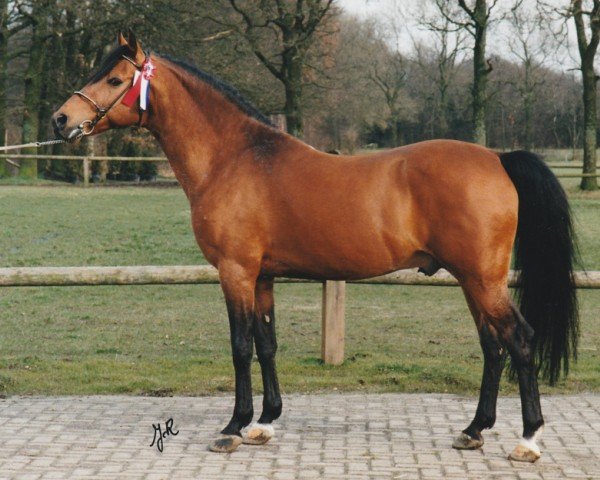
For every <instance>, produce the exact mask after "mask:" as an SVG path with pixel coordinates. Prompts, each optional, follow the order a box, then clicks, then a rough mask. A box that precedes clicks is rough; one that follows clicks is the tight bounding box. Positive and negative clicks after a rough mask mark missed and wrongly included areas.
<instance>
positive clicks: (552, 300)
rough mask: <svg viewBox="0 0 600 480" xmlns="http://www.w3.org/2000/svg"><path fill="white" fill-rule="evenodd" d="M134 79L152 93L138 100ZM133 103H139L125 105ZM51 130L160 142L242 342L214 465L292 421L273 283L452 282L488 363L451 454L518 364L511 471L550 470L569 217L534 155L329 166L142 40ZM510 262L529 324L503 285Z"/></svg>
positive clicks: (409, 153)
mask: <svg viewBox="0 0 600 480" xmlns="http://www.w3.org/2000/svg"><path fill="white" fill-rule="evenodd" d="M136 72H137V73H136ZM139 72H142V74H143V75H146V77H144V78H146V81H147V83H150V84H151V88H150V89H149V93H148V90H146V93H147V97H146V98H145V99H144V100H143V101H142V99H141V94H140V93H139V87H138V80H139V76H140V73H139ZM136 88H137V89H138V92H136V91H134V89H136ZM142 94H143V92H142ZM138 96H139V97H140V102H141V104H140V105H138V104H137V103H136V102H137V100H136V102H134V103H131V98H133V99H134V100H135V99H136V98H137V97H138ZM129 97H131V98H130V99H129V100H130V101H129V102H125V101H124V99H125V98H129ZM146 103H147V104H146ZM142 107H144V108H142ZM52 121H53V124H54V128H55V132H56V134H57V135H58V136H60V137H61V138H65V139H70V140H76V139H78V138H80V137H82V136H84V135H87V134H97V133H100V132H102V131H106V130H108V129H111V128H122V127H127V126H132V125H139V126H141V127H144V128H146V129H148V130H149V131H150V132H151V133H152V134H153V135H154V137H156V139H157V140H158V142H159V143H160V145H161V147H162V148H163V150H164V152H165V153H166V155H167V157H168V159H169V162H170V164H171V167H172V168H173V170H174V172H175V174H176V176H177V179H178V180H179V182H180V183H181V186H182V187H183V190H184V191H185V194H186V196H187V198H188V200H189V203H190V207H191V217H192V218H191V219H192V227H193V230H194V234H195V236H196V240H197V242H198V245H199V246H200V248H201V250H202V252H203V254H204V256H205V257H206V259H207V260H208V261H209V262H210V263H211V264H212V265H214V266H215V267H217V268H218V271H219V278H220V283H221V287H222V290H223V292H224V296H225V300H226V305H227V312H228V315H229V324H230V330H231V347H232V354H233V366H234V371H235V407H234V410H233V415H232V418H231V420H230V422H229V423H228V424H227V426H226V427H225V428H224V429H223V430H222V432H221V433H220V434H219V435H218V436H216V438H215V439H214V441H213V442H212V443H211V444H210V446H209V448H210V449H211V450H213V451H217V452H232V451H234V450H235V449H236V448H238V446H239V445H240V444H241V443H250V444H262V443H265V442H267V441H268V440H269V439H270V438H271V437H272V436H273V427H272V422H273V421H274V420H276V419H277V418H278V417H279V416H280V414H281V409H282V402H281V396H280V392H279V385H278V380H277V373H276V368H275V352H276V350H277V342H276V337H275V315H274V301H273V280H274V278H276V277H300V278H309V279H319V280H324V279H334V280H352V279H361V278H367V277H373V276H378V275H383V274H386V273H388V272H392V271H395V270H399V269H403V268H414V267H419V268H420V269H422V270H423V271H424V272H426V273H428V274H431V273H433V272H435V271H436V270H438V269H439V268H441V267H444V268H446V269H447V270H448V271H450V272H451V273H452V274H453V275H454V276H455V277H456V278H457V279H458V280H459V282H460V285H461V286H462V289H463V291H464V294H465V297H466V300H467V303H468V306H469V309H470V311H471V313H472V315H473V318H474V320H475V324H476V326H477V329H478V332H479V337H480V343H481V348H482V350H483V357H484V362H483V363H484V365H483V379H482V382H481V391H480V397H479V404H478V406H477V410H476V412H475V416H474V418H473V421H472V422H471V423H470V424H469V425H468V426H467V428H465V429H464V430H463V432H462V433H461V434H460V435H459V436H458V437H457V438H456V440H455V441H454V443H453V447H454V448H458V449H476V448H479V447H481V446H482V445H483V436H482V431H483V430H484V429H488V428H491V427H492V426H493V425H494V422H495V418H496V400H497V396H498V387H499V382H500V379H501V376H502V371H503V367H504V363H505V359H506V357H507V353H508V354H509V355H510V358H511V366H512V369H513V371H514V373H515V375H516V377H517V378H518V383H519V390H520V396H521V405H522V414H523V437H522V439H521V441H520V442H519V443H518V445H517V446H516V447H515V449H514V450H513V451H512V453H511V454H510V458H511V459H513V460H517V461H527V462H534V461H536V460H537V459H538V458H539V457H540V450H539V447H538V445H537V439H538V438H539V435H540V433H541V431H542V427H543V425H544V420H543V417H542V412H541V408H540V400H539V393H538V383H537V377H538V372H540V371H541V373H542V374H543V376H544V377H545V378H547V379H548V380H549V381H550V382H551V383H554V382H555V381H556V380H557V379H558V378H559V376H560V374H561V373H565V374H566V373H567V371H568V366H569V359H570V357H574V356H575V354H576V347H577V339H578V316H577V299H576V296H575V290H574V283H573V275H572V270H573V261H574V251H575V247H574V238H573V227H572V224H571V219H570V213H569V205H568V202H567V199H566V196H565V192H564V191H563V189H562V188H561V186H560V184H559V183H558V181H557V179H556V177H555V176H554V175H553V174H552V173H551V171H550V170H549V169H548V168H547V167H546V166H545V164H544V163H543V162H542V161H541V160H540V159H539V158H538V157H537V156H536V155H534V154H532V153H528V152H523V151H518V152H511V153H496V152H494V151H491V150H489V149H487V148H484V147H482V146H479V145H474V144H470V143H465V142H459V141H452V140H433V141H426V142H421V143H416V144H413V145H407V146H404V147H401V148H396V149H393V150H389V151H386V152H382V153H376V154H371V155H369V156H362V155H359V156H344V155H330V154H326V153H322V152H320V151H317V150H315V149H313V148H312V147H310V146H308V145H306V144H304V143H303V142H301V141H300V140H298V139H296V138H294V137H292V136H290V135H288V134H286V133H284V132H281V131H279V130H277V129H276V128H275V127H273V126H272V125H271V124H270V122H269V121H268V120H267V119H266V118H265V117H264V116H262V115H261V114H260V112H258V110H256V109H255V108H254V107H253V106H252V105H250V104H249V103H248V102H246V101H245V100H244V99H243V98H241V97H240V96H239V94H238V93H237V92H236V91H235V90H234V89H233V88H232V87H230V86H228V85H226V84H224V83H223V82H220V81H219V80H217V79H215V78H214V77H213V76H211V75H208V74H206V73H204V72H202V71H200V70H198V69H196V68H194V67H192V66H189V65H187V64H185V63H183V62H181V61H179V60H175V59H172V58H170V57H167V56H161V55H158V54H155V53H149V52H144V51H143V50H142V48H141V45H140V44H139V42H138V41H137V40H136V39H135V36H134V35H133V33H131V32H129V33H128V34H127V35H126V36H125V35H123V34H120V35H119V41H118V45H117V46H116V47H115V49H114V50H113V51H112V52H111V53H110V54H108V56H107V57H106V59H105V60H104V61H103V63H102V64H101V65H100V66H99V68H98V69H97V71H96V72H95V73H94V74H93V75H92V77H91V79H90V80H89V82H88V83H87V85H85V87H84V88H83V90H82V91H80V92H76V93H75V94H74V95H73V96H72V97H71V98H69V99H68V100H67V101H66V102H65V103H64V104H63V105H62V106H61V107H60V108H59V109H58V111H56V112H55V113H54V115H53V118H52ZM513 246H514V247H515V258H516V260H515V262H516V267H517V268H519V269H520V270H521V275H520V289H519V295H518V298H519V308H517V306H516V305H515V303H513V301H512V300H511V296H510V295H509V290H508V287H507V275H508V272H509V267H510V262H511V254H512V251H513ZM253 344H255V345H256V352H257V357H258V361H259V363H260V367H261V371H262V381H263V386H264V398H263V410H262V414H261V416H260V418H259V419H258V423H255V424H252V425H250V423H251V420H252V417H253V405H252V387H251V376H250V364H251V361H252V357H253Z"/></svg>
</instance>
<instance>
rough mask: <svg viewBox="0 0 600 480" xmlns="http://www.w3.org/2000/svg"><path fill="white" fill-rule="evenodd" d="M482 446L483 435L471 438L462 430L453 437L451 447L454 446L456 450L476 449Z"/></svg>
mask: <svg viewBox="0 0 600 480" xmlns="http://www.w3.org/2000/svg"><path fill="white" fill-rule="evenodd" d="M482 446H483V437H481V438H473V437H471V436H470V435H467V434H466V433H465V432H462V433H461V434H460V435H459V436H458V437H456V438H455V439H454V442H452V448H456V449H457V450H476V449H478V448H481V447H482Z"/></svg>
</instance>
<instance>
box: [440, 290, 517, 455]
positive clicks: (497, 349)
mask: <svg viewBox="0 0 600 480" xmlns="http://www.w3.org/2000/svg"><path fill="white" fill-rule="evenodd" d="M466 296H467V300H468V303H469V307H470V308H471V312H472V313H473V316H474V318H475V321H476V323H477V329H478V331H479V342H480V344H481V350H482V351H483V377H482V379H481V390H480V392H479V403H478V405H477V411H476V412H475V418H473V421H472V422H471V423H470V424H469V426H468V427H467V428H465V429H464V430H463V432H462V433H461V434H460V435H459V436H458V437H457V438H456V439H455V440H454V443H453V444H452V446H453V447H454V448H457V449H461V450H473V449H476V448H480V447H481V446H482V445H483V436H482V435H481V432H482V430H484V429H486V428H492V427H493V426H494V423H495V422H496V400H497V398H498V388H499V385H500V379H501V377H502V370H503V369H504V363H505V359H506V350H505V349H504V348H503V347H502V345H501V344H500V342H499V340H498V336H497V332H496V330H495V328H494V327H492V326H491V325H489V324H487V323H486V322H485V319H484V318H483V317H481V316H480V315H479V312H478V310H477V308H476V307H475V305H474V303H473V302H472V301H470V299H469V296H468V294H467V295H466Z"/></svg>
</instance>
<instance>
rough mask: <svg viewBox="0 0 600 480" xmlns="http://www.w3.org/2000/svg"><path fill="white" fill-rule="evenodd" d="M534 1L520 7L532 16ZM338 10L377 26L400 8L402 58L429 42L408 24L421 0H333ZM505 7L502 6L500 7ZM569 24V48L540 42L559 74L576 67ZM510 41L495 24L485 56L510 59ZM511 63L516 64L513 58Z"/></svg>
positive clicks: (499, 24)
mask: <svg viewBox="0 0 600 480" xmlns="http://www.w3.org/2000/svg"><path fill="white" fill-rule="evenodd" d="M535 1H536V0H524V1H523V7H524V8H525V9H528V11H530V12H531V15H532V16H533V15H534V14H535V9H534V7H535ZM549 1H551V2H553V3H555V4H556V5H557V6H565V5H567V4H568V3H569V2H568V0H549ZM336 3H337V5H338V6H339V7H341V8H342V9H344V10H345V11H346V12H348V13H350V14H352V15H354V16H357V17H359V18H365V19H367V18H372V19H375V20H377V21H378V23H380V24H382V25H383V24H385V23H386V22H389V21H390V19H392V18H393V17H392V15H394V12H395V11H396V8H398V7H400V8H401V9H403V10H404V11H405V12H406V20H405V23H404V24H403V27H404V30H405V31H404V34H403V36H402V38H401V41H400V42H399V43H400V46H399V49H400V50H401V51H402V52H403V53H404V54H410V53H411V50H412V45H413V38H416V39H417V40H418V41H421V42H423V43H425V44H427V42H429V41H430V39H431V38H432V37H431V35H429V36H428V35H427V33H425V32H424V31H423V29H422V28H419V26H418V25H416V22H415V21H413V22H411V19H414V18H415V15H414V13H413V14H411V12H415V10H418V9H419V7H420V6H421V5H423V4H425V3H426V2H425V1H424V0H336ZM503 4H504V5H503ZM508 4H512V1H509V0H503V1H502V2H498V5H499V6H507V5H508ZM571 24H572V21H569V22H567V26H568V27H570V28H569V43H570V48H569V49H565V48H562V49H561V48H557V47H556V46H550V45H549V44H550V43H552V42H550V41H549V39H548V38H545V39H544V38H543V37H542V38H541V40H540V41H541V42H545V43H547V44H548V45H547V47H548V48H547V50H548V52H547V53H546V54H545V56H544V61H545V63H546V65H547V66H548V67H550V68H553V69H555V70H559V71H565V72H570V71H571V70H572V69H573V68H574V67H576V66H577V63H578V54H577V51H576V49H575V41H574V40H575V37H574V28H573V27H572V25H571ZM510 38H511V30H510V28H509V27H508V25H507V24H506V23H502V22H497V23H496V24H495V25H493V26H492V28H491V29H490V31H489V33H488V42H487V43H488V49H487V51H488V53H489V55H490V56H491V55H499V56H502V57H505V58H511V53H510V51H509V49H508V42H509V39H510ZM511 60H516V59H515V58H514V57H512V58H511Z"/></svg>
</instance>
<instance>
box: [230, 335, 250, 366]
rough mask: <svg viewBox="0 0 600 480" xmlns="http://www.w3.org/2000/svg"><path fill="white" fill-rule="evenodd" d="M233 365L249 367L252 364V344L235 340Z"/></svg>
mask: <svg viewBox="0 0 600 480" xmlns="http://www.w3.org/2000/svg"><path fill="white" fill-rule="evenodd" d="M232 354H233V363H234V365H236V366H248V365H250V363H251V362H252V342H248V341H247V340H245V339H244V340H241V339H235V340H234V341H233V345H232Z"/></svg>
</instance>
